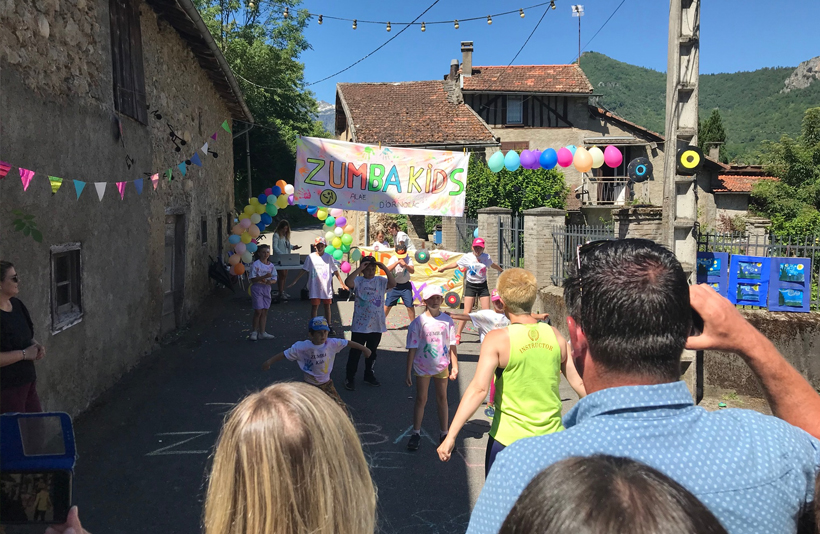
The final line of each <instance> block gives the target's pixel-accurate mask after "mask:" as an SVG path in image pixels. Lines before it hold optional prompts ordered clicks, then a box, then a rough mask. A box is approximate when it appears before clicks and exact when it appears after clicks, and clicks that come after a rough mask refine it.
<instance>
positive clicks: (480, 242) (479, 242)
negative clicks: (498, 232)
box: [473, 237, 484, 248]
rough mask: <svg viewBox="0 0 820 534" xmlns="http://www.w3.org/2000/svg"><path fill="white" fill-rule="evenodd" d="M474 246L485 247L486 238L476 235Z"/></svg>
mask: <svg viewBox="0 0 820 534" xmlns="http://www.w3.org/2000/svg"><path fill="white" fill-rule="evenodd" d="M473 246H474V247H481V248H484V240H483V239H482V238H480V237H476V238H475V239H473Z"/></svg>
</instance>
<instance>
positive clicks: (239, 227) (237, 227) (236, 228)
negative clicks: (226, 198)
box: [231, 224, 245, 235]
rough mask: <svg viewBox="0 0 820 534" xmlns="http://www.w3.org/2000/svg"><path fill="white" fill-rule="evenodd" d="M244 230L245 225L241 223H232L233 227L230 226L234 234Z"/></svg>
mask: <svg viewBox="0 0 820 534" xmlns="http://www.w3.org/2000/svg"><path fill="white" fill-rule="evenodd" d="M244 231H245V227H244V226H242V225H241V224H235V225H233V228H231V233H232V234H234V235H242V232H244Z"/></svg>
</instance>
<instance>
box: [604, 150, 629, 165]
mask: <svg viewBox="0 0 820 534" xmlns="http://www.w3.org/2000/svg"><path fill="white" fill-rule="evenodd" d="M623 161H624V156H623V154H621V151H620V150H618V149H617V148H616V147H614V146H612V145H609V146H608V147H606V149H605V150H604V163H606V164H607V165H609V166H610V167H613V168H615V167H617V166H618V165H620V164H621V163H622V162H623Z"/></svg>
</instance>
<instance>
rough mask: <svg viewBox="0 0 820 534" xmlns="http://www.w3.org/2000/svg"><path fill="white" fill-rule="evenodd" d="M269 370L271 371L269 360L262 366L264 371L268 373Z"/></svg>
mask: <svg viewBox="0 0 820 534" xmlns="http://www.w3.org/2000/svg"><path fill="white" fill-rule="evenodd" d="M268 369H270V360H268V361H266V362H265V363H263V364H262V370H263V371H267V370H268Z"/></svg>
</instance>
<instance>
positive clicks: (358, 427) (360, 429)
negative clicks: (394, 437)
mask: <svg viewBox="0 0 820 534" xmlns="http://www.w3.org/2000/svg"><path fill="white" fill-rule="evenodd" d="M363 427H371V428H372V429H373V430H364V428H363ZM381 429H382V427H381V426H379V425H374V424H372V423H356V431H357V432H358V434H359V439H360V440H361V442H362V445H381V444H382V443H387V441H388V437H387V435H386V434H382V433H381V432H380V430H381ZM367 435H373V436H378V438H375V439H378V441H365V440H363V439H362V436H367Z"/></svg>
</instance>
